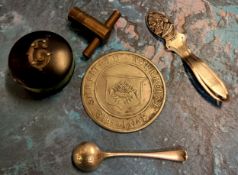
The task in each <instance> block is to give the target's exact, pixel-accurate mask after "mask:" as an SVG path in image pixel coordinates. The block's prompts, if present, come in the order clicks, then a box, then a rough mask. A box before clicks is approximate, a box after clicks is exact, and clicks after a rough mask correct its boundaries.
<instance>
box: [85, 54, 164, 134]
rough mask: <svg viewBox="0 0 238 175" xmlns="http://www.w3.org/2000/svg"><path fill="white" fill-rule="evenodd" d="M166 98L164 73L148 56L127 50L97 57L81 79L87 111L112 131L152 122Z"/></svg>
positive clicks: (138, 127) (144, 125)
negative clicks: (162, 73)
mask: <svg viewBox="0 0 238 175" xmlns="http://www.w3.org/2000/svg"><path fill="white" fill-rule="evenodd" d="M165 98H166V89H165V83H164V80H163V77H162V75H161V73H160V72H159V70H158V69H157V67H156V66H155V65H154V64H153V63H152V62H151V61H150V60H148V59H147V58H145V57H143V56H141V55H138V54H135V53H132V52H127V51H118V52H112V53H109V54H107V55H104V56H102V57H100V58H99V59H97V60H96V61H95V62H94V63H93V64H92V65H91V66H90V67H89V68H88V70H87V71H86V73H85V75H84V78H83V82H82V101H83V105H84V108H85V110H86V112H87V113H88V115H89V116H90V117H91V118H92V119H93V120H94V121H95V122H96V123H97V124H98V125H100V126H102V127H104V128H106V129H108V130H111V131H115V132H124V133H126V132H133V131H138V130H140V129H143V128H145V127H146V126H148V125H149V124H151V123H152V122H153V121H154V120H155V119H156V117H157V116H158V115H159V113H160V112H161V110H162V108H163V106H164V102H165Z"/></svg>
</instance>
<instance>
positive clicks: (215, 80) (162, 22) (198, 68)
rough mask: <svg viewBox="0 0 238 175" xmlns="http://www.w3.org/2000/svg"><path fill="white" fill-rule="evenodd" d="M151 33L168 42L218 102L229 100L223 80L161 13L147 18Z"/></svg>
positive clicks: (171, 48)
mask: <svg viewBox="0 0 238 175" xmlns="http://www.w3.org/2000/svg"><path fill="white" fill-rule="evenodd" d="M146 22H147V26H148V28H149V29H150V31H151V32H152V33H153V34H154V35H156V36H159V37H161V38H163V39H164V40H165V41H166V47H167V48H168V50H170V51H174V52H175V53H177V54H178V55H179V56H180V57H181V58H182V60H183V61H185V62H186V64H187V65H188V66H189V67H190V69H191V70H192V72H193V74H194V75H195V77H196V78H197V80H198V82H199V83H200V84H201V85H202V87H203V88H204V89H205V90H206V92H207V93H208V94H209V95H210V96H211V97H213V98H214V99H215V100H217V101H223V100H227V99H228V91H227V88H226V87H225V85H224V83H223V82H222V80H220V79H219V77H218V76H217V75H216V74H215V72H214V71H213V70H212V69H211V68H209V67H208V66H207V65H206V64H205V63H204V62H203V61H202V60H201V59H200V58H198V57H197V56H195V55H194V54H193V53H192V52H191V50H190V49H189V48H188V46H187V43H186V36H185V35H184V34H182V33H178V32H177V31H175V29H174V25H173V24H172V23H171V22H170V21H169V19H168V18H167V17H166V16H164V15H163V14H161V13H158V12H150V13H149V14H148V16H147V17H146Z"/></svg>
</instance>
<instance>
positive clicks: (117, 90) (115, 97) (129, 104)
mask: <svg viewBox="0 0 238 175" xmlns="http://www.w3.org/2000/svg"><path fill="white" fill-rule="evenodd" d="M145 80H146V79H145V77H136V76H131V77H125V76H120V75H117V76H115V75H108V76H106V83H107V84H106V102H107V103H108V104H109V105H112V106H114V107H115V108H117V109H118V110H120V111H121V112H122V111H124V113H128V112H129V111H130V110H131V109H132V108H133V107H134V106H138V105H140V104H141V102H142V91H143V81H145Z"/></svg>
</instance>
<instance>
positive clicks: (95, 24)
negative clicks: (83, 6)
mask: <svg viewBox="0 0 238 175" xmlns="http://www.w3.org/2000/svg"><path fill="white" fill-rule="evenodd" d="M68 19H69V21H72V22H78V23H80V24H82V25H83V26H84V27H86V28H87V29H89V30H90V31H92V32H93V33H95V34H96V35H97V36H99V38H100V39H102V40H105V39H107V38H108V37H109V34H110V30H109V29H108V28H107V27H106V26H105V25H104V24H102V23H101V22H99V21H98V20H96V19H95V18H93V17H92V16H89V15H88V14H87V13H85V12H83V11H81V10H80V9H79V8H78V7H73V8H72V9H71V10H70V11H69V15H68Z"/></svg>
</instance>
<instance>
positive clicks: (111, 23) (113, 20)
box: [83, 10, 121, 58]
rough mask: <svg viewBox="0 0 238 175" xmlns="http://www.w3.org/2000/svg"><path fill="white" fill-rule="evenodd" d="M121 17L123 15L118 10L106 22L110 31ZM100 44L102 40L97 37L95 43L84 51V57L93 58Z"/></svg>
mask: <svg viewBox="0 0 238 175" xmlns="http://www.w3.org/2000/svg"><path fill="white" fill-rule="evenodd" d="M120 16H121V13H120V12H119V11H118V10H115V11H113V13H112V15H111V16H110V17H109V18H108V19H107V21H106V22H105V26H106V27H107V28H109V30H110V31H111V30H112V28H113V26H114V24H115V23H116V22H117V20H118V19H119V18H120ZM100 43H101V41H100V39H99V38H98V37H95V38H94V39H93V41H92V42H91V43H90V44H89V45H88V47H87V48H86V49H85V50H84V51H83V55H84V56H85V57H86V58H89V57H91V56H92V54H93V52H94V50H95V49H96V48H97V47H98V46H99V45H100Z"/></svg>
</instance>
